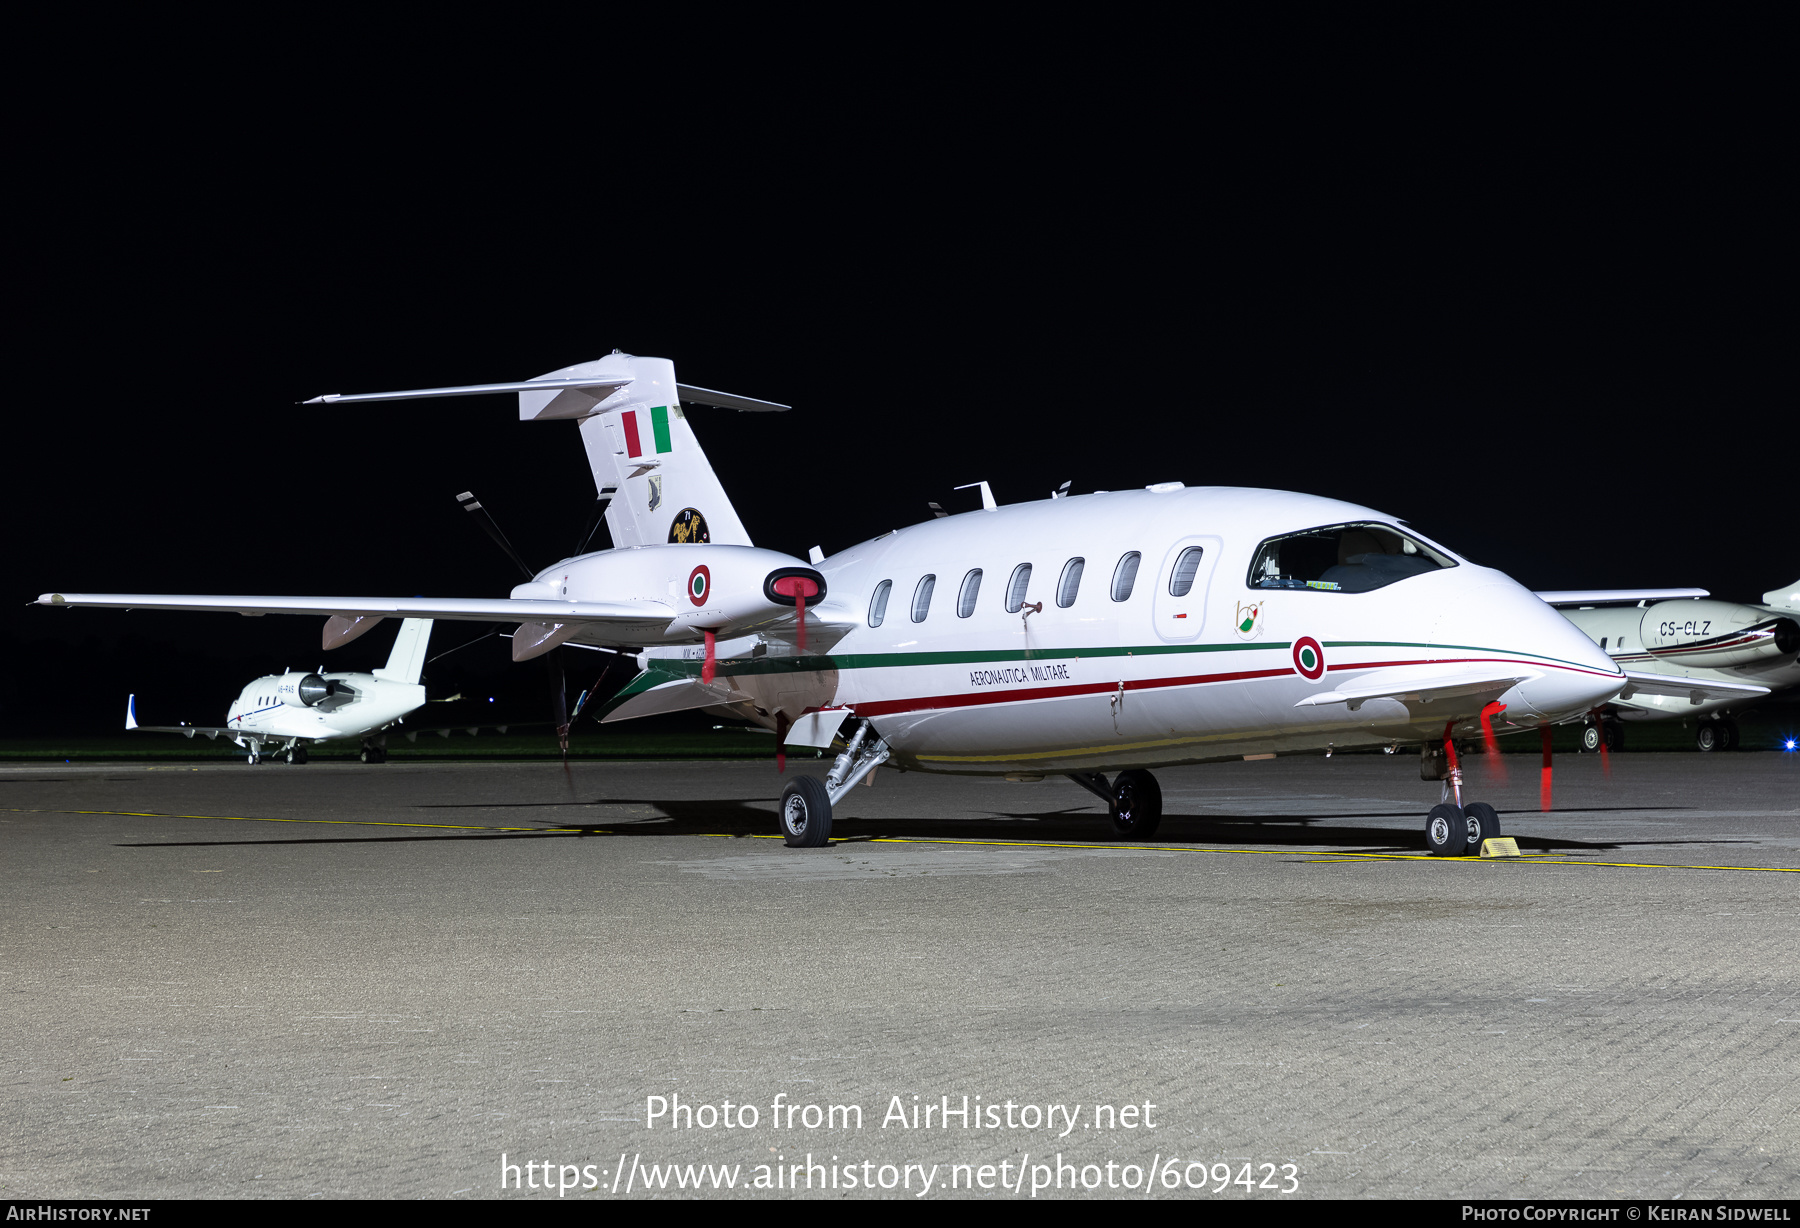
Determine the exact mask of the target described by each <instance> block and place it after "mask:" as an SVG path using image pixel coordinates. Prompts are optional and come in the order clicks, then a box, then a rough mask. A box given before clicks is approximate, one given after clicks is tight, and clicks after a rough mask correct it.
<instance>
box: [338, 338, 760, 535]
mask: <svg viewBox="0 0 1800 1228" xmlns="http://www.w3.org/2000/svg"><path fill="white" fill-rule="evenodd" d="M493 392H516V393H518V394H519V417H520V418H521V419H523V420H525V421H527V422H543V421H554V420H557V419H568V420H573V421H577V422H580V423H581V442H582V443H583V444H584V445H585V446H586V447H587V454H588V464H589V465H590V466H591V467H592V468H593V471H594V485H595V487H597V488H598V490H599V494H600V499H601V500H602V501H603V502H605V503H606V504H607V508H606V524H607V527H608V528H609V529H610V530H612V539H613V545H615V546H661V545H666V544H669V543H687V542H712V543H715V544H718V545H724V546H748V545H751V544H752V543H751V541H750V534H749V533H747V532H745V530H744V522H743V521H742V520H739V519H738V514H737V509H735V508H734V507H732V506H731V500H730V499H728V498H726V497H725V488H724V487H723V486H721V485H719V478H718V475H717V474H715V473H714V472H713V467H712V465H711V463H710V462H708V461H707V459H706V453H705V452H703V451H701V449H700V441H699V440H698V439H696V438H694V428H693V427H691V426H689V425H688V421H687V413H686V411H685V410H684V409H683V408H682V406H683V404H684V403H687V404H700V405H716V406H718V407H719V408H721V409H735V410H739V411H745V410H749V411H765V410H785V409H787V408H788V406H786V405H778V404H776V403H775V402H773V401H758V400H754V399H752V398H750V397H741V396H736V395H734V394H732V393H729V392H714V391H712V390H711V389H708V388H696V387H694V386H693V385H691V384H677V383H676V382H675V364H674V363H672V362H670V361H669V360H668V359H666V358H639V357H637V356H635V355H632V354H626V353H623V352H622V351H619V350H614V351H613V352H612V353H611V354H608V355H607V356H606V357H605V358H599V359H595V360H594V361H593V362H579V363H576V364H575V365H574V366H571V367H563V368H562V369H561V370H558V371H551V372H548V373H547V374H544V375H539V376H537V377H535V378H533V379H529V380H520V381H517V382H515V383H507V384H459V385H456V386H454V387H448V388H414V389H411V390H409V391H405V392H362V393H353V394H348V395H346V394H343V393H336V392H333V393H327V394H326V395H325V396H320V397H313V398H312V399H311V400H309V401H306V402H304V404H307V405H338V404H349V403H351V402H356V401H371V402H372V401H416V400H425V399H429V398H432V397H461V396H474V395H478V394H481V393H493ZM584 544H585V543H584Z"/></svg>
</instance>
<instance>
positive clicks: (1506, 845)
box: [1481, 836, 1519, 860]
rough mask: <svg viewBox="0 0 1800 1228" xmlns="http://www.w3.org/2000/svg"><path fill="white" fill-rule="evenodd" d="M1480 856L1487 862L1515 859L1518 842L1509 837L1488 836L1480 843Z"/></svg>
mask: <svg viewBox="0 0 1800 1228" xmlns="http://www.w3.org/2000/svg"><path fill="white" fill-rule="evenodd" d="M1481 855H1482V857H1483V858H1486V859H1488V860H1493V859H1495V858H1504V857H1517V856H1519V842H1518V841H1517V840H1514V839H1513V838H1512V837H1511V836H1490V837H1488V838H1487V839H1486V840H1483V841H1482V842H1481Z"/></svg>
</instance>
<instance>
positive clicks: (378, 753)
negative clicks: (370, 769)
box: [362, 746, 387, 763]
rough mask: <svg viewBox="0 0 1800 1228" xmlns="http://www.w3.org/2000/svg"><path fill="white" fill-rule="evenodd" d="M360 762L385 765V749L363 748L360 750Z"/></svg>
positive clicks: (375, 747)
mask: <svg viewBox="0 0 1800 1228" xmlns="http://www.w3.org/2000/svg"><path fill="white" fill-rule="evenodd" d="M362 761H363V762H364V763H386V762H387V748H386V747H383V746H365V747H363V748H362Z"/></svg>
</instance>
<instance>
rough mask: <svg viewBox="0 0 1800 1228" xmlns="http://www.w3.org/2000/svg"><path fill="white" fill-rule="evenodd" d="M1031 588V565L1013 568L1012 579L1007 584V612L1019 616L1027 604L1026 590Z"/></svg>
mask: <svg viewBox="0 0 1800 1228" xmlns="http://www.w3.org/2000/svg"><path fill="white" fill-rule="evenodd" d="M1030 587H1031V564H1030V563H1020V564H1019V565H1018V566H1017V567H1015V568H1013V573H1012V579H1011V580H1009V581H1007V584H1006V612H1007V613H1008V614H1017V613H1018V612H1019V607H1021V606H1023V605H1024V604H1025V590H1026V589H1028V588H1030Z"/></svg>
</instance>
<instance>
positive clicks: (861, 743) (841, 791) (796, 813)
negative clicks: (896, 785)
mask: <svg viewBox="0 0 1800 1228" xmlns="http://www.w3.org/2000/svg"><path fill="white" fill-rule="evenodd" d="M889 754H890V752H889V750H888V745H887V743H886V742H883V741H882V740H881V735H879V734H876V733H875V732H874V730H873V729H871V728H870V727H869V722H868V721H864V722H863V723H862V725H861V727H860V728H858V729H857V731H856V735H855V736H854V737H852V738H851V739H850V743H849V745H848V746H846V747H845V748H844V753H843V754H841V755H839V756H838V757H837V761H836V762H835V763H833V764H832V765H831V771H829V772H827V773H826V774H825V779H824V780H820V779H819V778H818V777H817V776H797V777H795V778H794V780H793V781H792V782H790V783H789V784H788V787H787V788H786V789H783V790H782V793H781V834H782V836H783V837H785V838H786V840H787V846H788V847H789V848H795V849H816V848H824V847H825V846H826V845H827V844H829V843H830V842H831V808H832V807H833V806H835V805H837V804H838V803H839V802H841V801H843V800H844V795H845V794H846V793H848V792H850V790H851V789H853V788H855V787H856V786H857V785H858V784H860V783H861V782H862V780H863V778H864V777H865V776H867V775H868V774H869V773H870V772H873V771H874V770H875V769H876V768H878V767H880V766H881V765H882V764H884V763H886V762H887V761H888V756H889Z"/></svg>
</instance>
